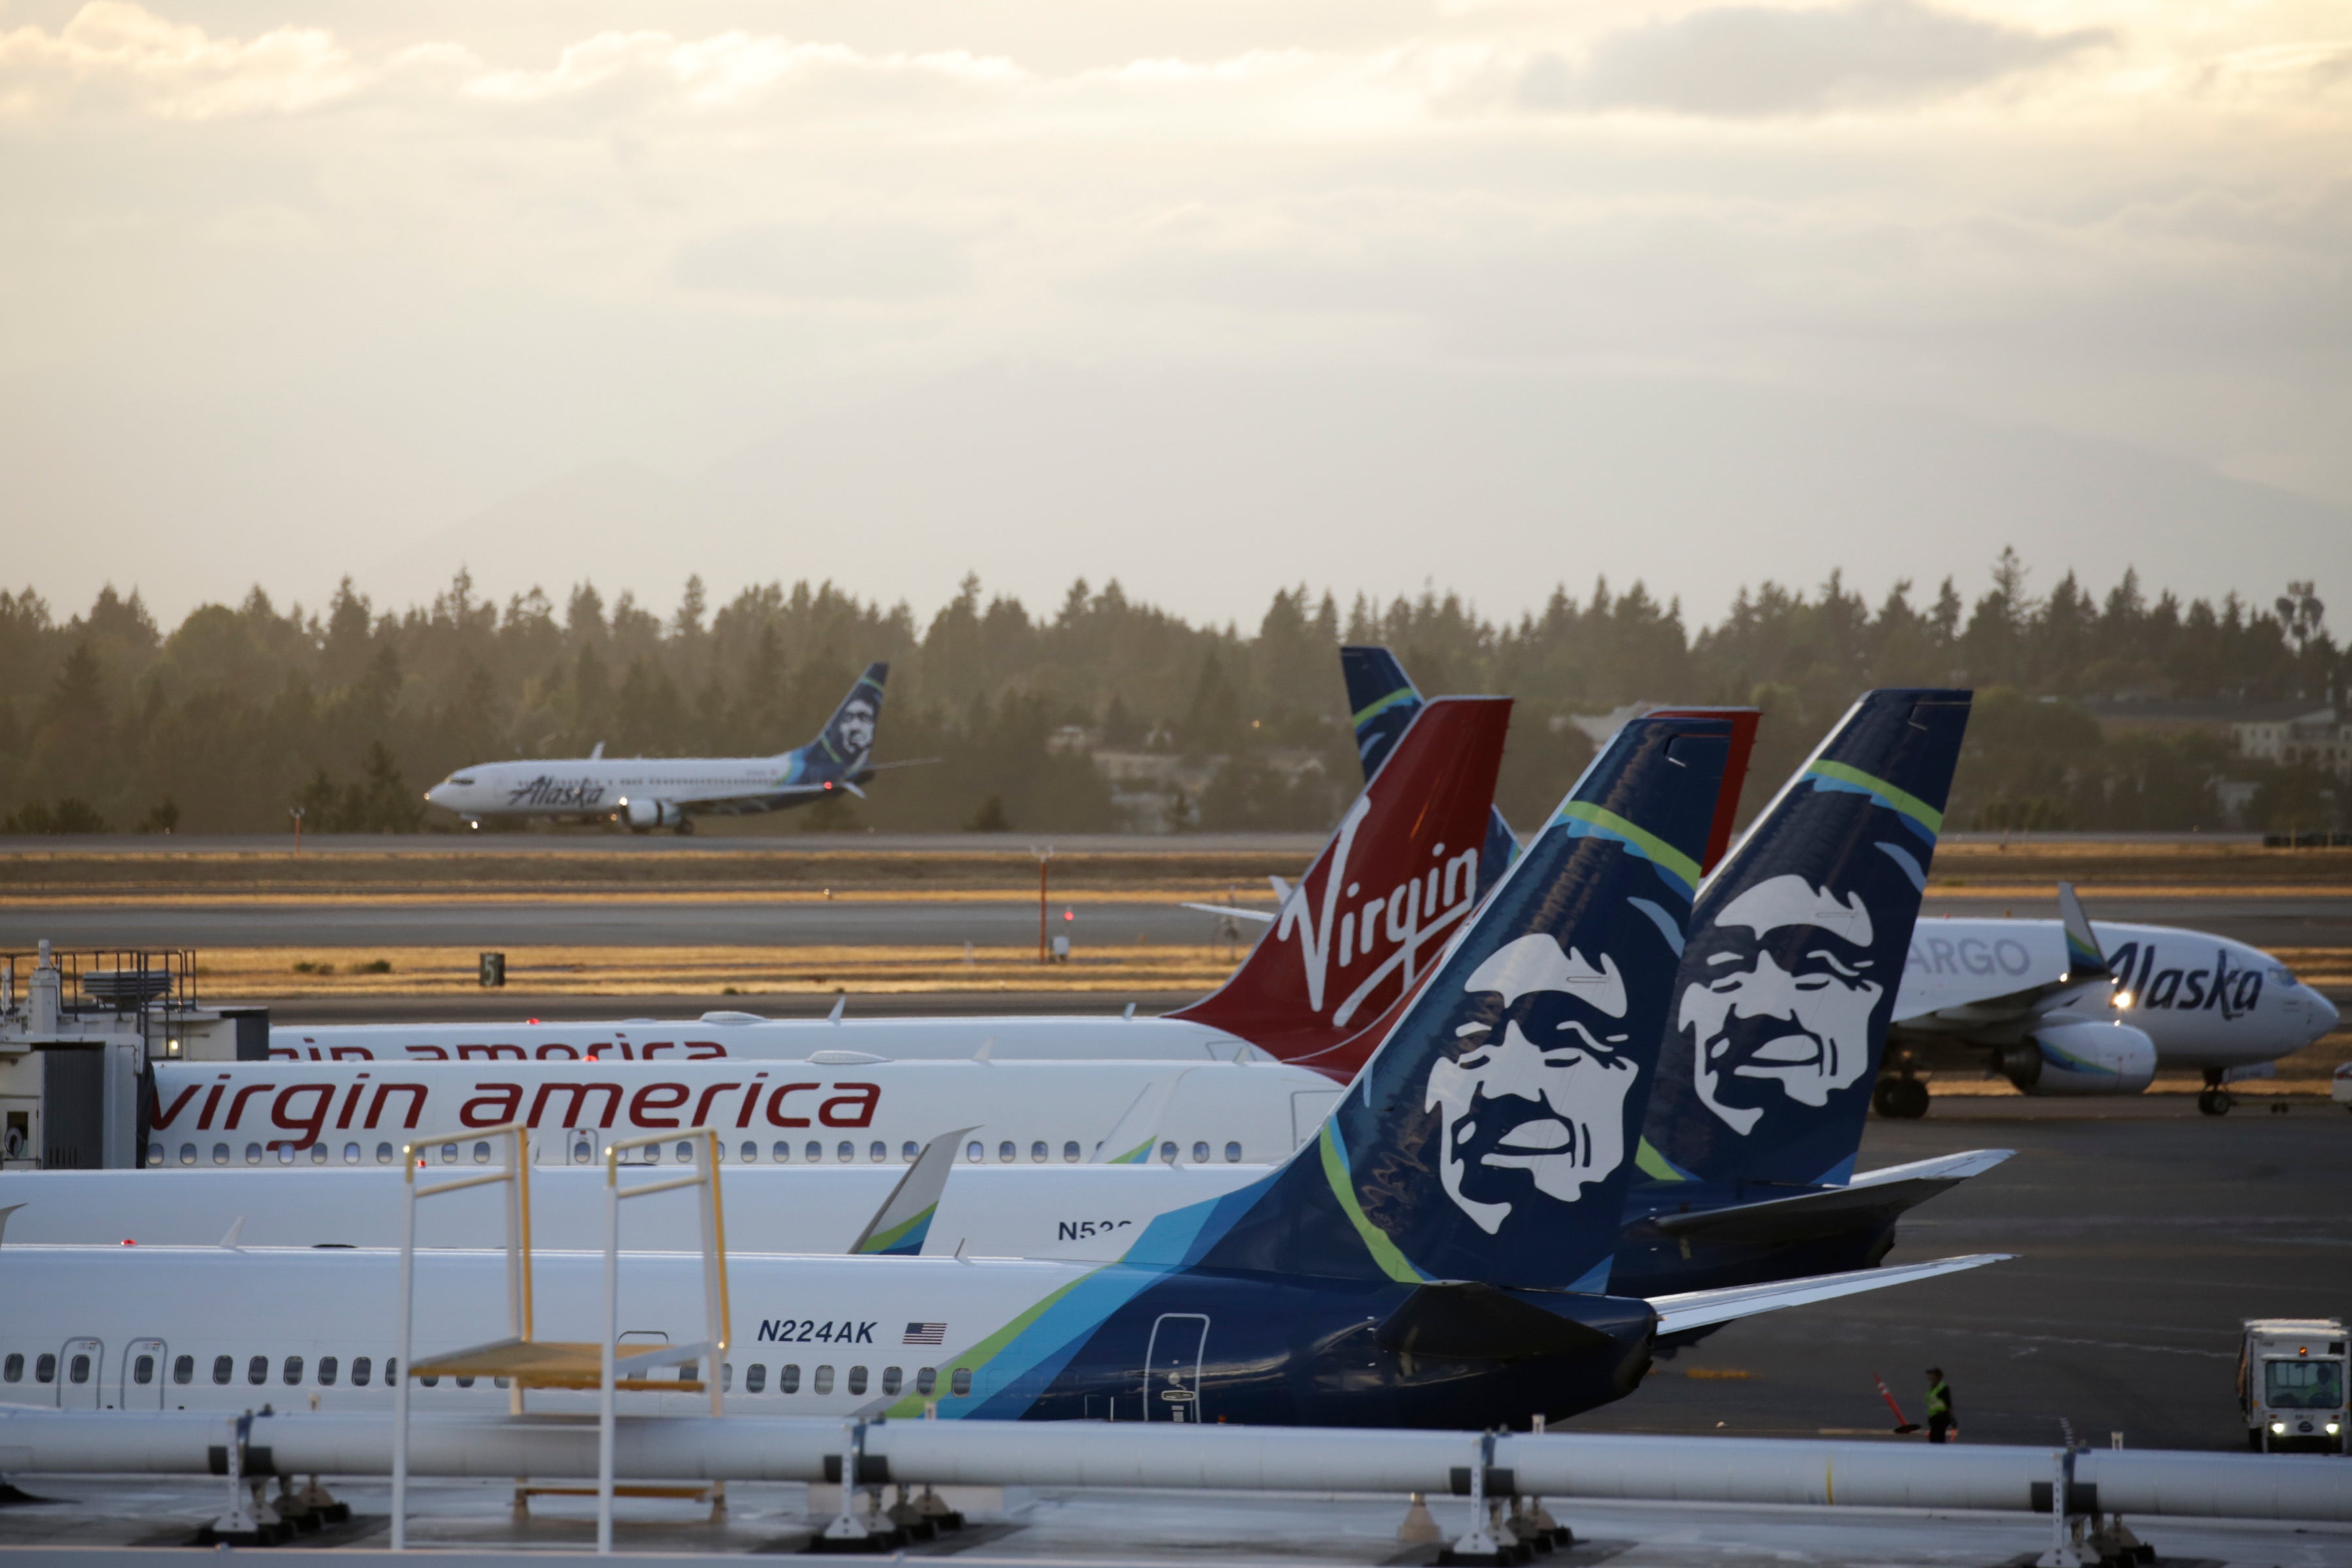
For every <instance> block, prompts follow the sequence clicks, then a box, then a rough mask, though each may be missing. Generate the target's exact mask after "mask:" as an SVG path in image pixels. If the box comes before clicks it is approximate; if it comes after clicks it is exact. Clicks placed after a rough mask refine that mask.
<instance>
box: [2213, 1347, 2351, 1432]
mask: <svg viewBox="0 0 2352 1568" xmlns="http://www.w3.org/2000/svg"><path fill="white" fill-rule="evenodd" d="M2245 1326H2246V1343H2245V1348H2244V1349H2243V1350H2242V1351H2240V1352H2238V1408H2239V1409H2241V1410H2242V1411H2244V1412H2245V1415H2246V1447H2249V1448H2253V1449H2256V1450H2258V1451H2260V1452H2262V1453H2265V1454H2278V1453H2291V1452H2295V1451H2298V1450H2299V1451H2302V1452H2305V1453H2308V1452H2313V1451H2317V1452H2319V1453H2323V1454H2342V1453H2352V1408H2347V1406H2346V1404H2345V1379H2344V1347H2345V1332H2344V1320H2343V1319H2341V1318H2248V1319H2247V1320H2245Z"/></svg>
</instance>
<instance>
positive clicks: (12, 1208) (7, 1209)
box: [0, 1204, 25, 1245]
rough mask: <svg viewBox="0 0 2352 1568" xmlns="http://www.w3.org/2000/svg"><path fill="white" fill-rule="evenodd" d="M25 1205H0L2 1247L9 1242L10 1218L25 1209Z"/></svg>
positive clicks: (0, 1242) (0, 1243) (0, 1239)
mask: <svg viewBox="0 0 2352 1568" xmlns="http://www.w3.org/2000/svg"><path fill="white" fill-rule="evenodd" d="M24 1206H25V1205H23V1204H0V1245H5V1244H6V1242H7V1240H8V1216H9V1215H12V1214H15V1213H16V1211H17V1210H18V1209H20V1208H23V1207H24Z"/></svg>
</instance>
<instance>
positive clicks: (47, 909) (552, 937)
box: [0, 889, 2352, 950]
mask: <svg viewBox="0 0 2352 1568" xmlns="http://www.w3.org/2000/svg"><path fill="white" fill-rule="evenodd" d="M1242 893H1243V897H1244V901H1245V902H1248V903H1252V904H1254V905H1255V907H1258V908H1268V907H1270V906H1271V903H1272V900H1271V898H1270V896H1268V895H1265V894H1264V893H1263V892H1259V893H1255V894H1253V892H1252V890H1251V889H1242ZM2090 903H2091V913H2092V918H2093V920H2094V921H2098V920H2103V919H2104V920H2114V921H2152V922H2155V923H2158V924H2167V925H2180V926H2185V927H2188V928H2189V929H2191V930H2196V931H2210V932H2212V933H2214V934H2215V935H2219V936H2227V937H2233V938H2236V939H2237V940H2239V941H2241V942H2252V944H2253V945H2255V946H2257V947H2261V948H2264V949H2274V948H2280V947H2341V946H2352V899H2342V898H2336V897H2313V896H2310V895H2305V894H2292V893H2287V894H2281V895H2279V896H2276V897H2255V896H2249V895H2219V894H2217V895H2206V896H2196V897H2179V896H2164V897H2157V898H2133V897H2129V896H2115V895H2108V896H2102V897H2095V898H2094V899H2092V900H2090ZM1065 910H1067V911H1068V912H1069V914H1070V915H1071V916H1072V917H1073V918H1071V919H1069V920H1064V919H1063V918H1062V917H1063V913H1064V911H1065ZM2004 911H2008V912H2012V913H2014V914H2015V915H2016V916H2017V917H2018V918H2020V919H2026V918H2036V919H2054V918H2055V917H2056V914H2057V905H2056V900H2055V898H2054V895H2053V897H2052V898H2051V899H2048V900H2041V901H2040V902H2039V903H2036V902H2032V901H2028V900H2014V899H1990V900H1989V899H1981V898H1949V897H1943V898H1930V899H1929V900H1927V905H1926V910H1925V917H1924V918H1926V919H1928V920H1933V919H1935V918H1936V917H1937V916H1938V915H1953V916H1977V917H1982V916H1986V915H1999V914H2001V913H2003V912H2004ZM1049 913H1050V915H1051V917H1052V918H1051V921H1050V923H1051V925H1052V928H1053V930H1054V931H1055V933H1056V934H1060V935H1066V936H1069V937H1070V938H1071V939H1072V941H1073V942H1074V943H1075V944H1084V945H1092V946H1097V947H1100V946H1103V945H1106V944H1116V945H1128V944H1131V943H1134V942H1149V943H1152V944H1155V945H1158V944H1181V943H1185V942H1203V943H1205V942H1209V941H1211V940H1213V935H1214V933H1215V931H1216V927H1217V920H1216V917H1214V916H1212V915H1206V914H1202V913H1201V912H1199V911H1198V910H1188V909H1185V908H1183V907H1182V905H1181V902H1180V900H1177V899H1176V898H1174V897H1172V896H1171V897H1166V898H1116V897H1108V898H1107V897H1103V896H1101V895H1099V894H1090V895H1087V896H1085V897H1078V896H1076V895H1074V896H1072V897H1069V898H1066V899H1063V900H1058V901H1054V902H1052V903H1051V904H1050V905H1049ZM1242 929H1243V931H1244V936H1245V938H1246V937H1248V936H1250V935H1252V934H1254V933H1255V931H1257V930H1258V929H1260V928H1259V927H1257V926H1255V925H1249V924H1245V925H1244V927H1243V928H1242ZM42 937H47V938H49V939H50V940H51V941H53V942H58V943H60V944H62V945H66V946H72V947H96V946H110V947H193V948H196V949H198V950H202V949H205V948H208V947H300V946H311V947H320V948H330V947H331V948H364V947H370V946H383V947H413V946H447V945H457V946H466V947H485V948H496V947H500V946H506V945H519V944H522V943H526V942H532V943H550V944H564V945H592V946H593V945H600V944H602V945H610V946H614V947H706V946H716V945H738V944H748V945H761V946H774V947H810V946H836V945H839V946H852V945H855V946H867V945H876V944H882V945H889V944H906V945H909V946H939V945H942V944H948V945H952V944H955V943H959V942H975V943H978V944H981V945H982V946H1006V945H1015V944H1018V943H1021V942H1035V941H1036V940H1037V902H1036V900H1035V899H1034V897H1033V898H1027V899H1004V898H999V899H975V900H962V899H956V900H937V901H933V900H924V899H921V898H918V897H894V898H862V897H858V896H855V895H850V896H844V897H841V898H836V899H834V900H830V901H813V900H809V899H807V898H805V897H795V898H793V899H790V900H784V899H779V900H774V901H772V902H771V901H765V900H760V899H758V898H730V899H725V900H719V899H712V900H698V899H696V898H694V897H692V896H691V895H685V896H677V895H671V896H665V897H660V898H647V897H643V896H637V897H632V896H630V895H628V894H625V893H623V894H580V895H569V896H564V897H555V898H530V897H520V898H514V897H507V896H499V897H496V898H466V897H462V896H447V895H438V894H436V895H429V896H422V897H419V896H398V897H387V898H383V899H381V900H366V899H362V898H335V899H316V900H313V899H302V898H199V899H186V898H174V897H171V896H160V897H140V896H131V895H127V896H125V897H124V898H123V899H122V900H120V901H107V902H100V901H95V900H91V901H83V900H71V901H67V900H57V901H50V900H26V901H22V902H18V901H11V902H8V903H5V904H0V947H5V948H25V947H30V946H31V945H33V943H34V942H36V941H37V940H38V939H39V938H42Z"/></svg>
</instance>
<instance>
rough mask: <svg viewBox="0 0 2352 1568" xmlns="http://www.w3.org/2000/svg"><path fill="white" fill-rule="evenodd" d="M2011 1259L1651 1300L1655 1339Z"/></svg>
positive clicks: (1864, 1271)
mask: <svg viewBox="0 0 2352 1568" xmlns="http://www.w3.org/2000/svg"><path fill="white" fill-rule="evenodd" d="M2012 1256H2013V1254H2011V1253H2007V1252H1978V1253H1970V1254H1969V1255H1967V1256H1965V1257H1960V1258H1937V1259H1936V1260H1935V1261H1934V1262H1932V1263H1907V1264H1901V1265H1898V1266H1896V1267H1895V1268H1856V1269H1853V1270H1850V1271H1849V1272H1847V1273H1843V1274H1814V1275H1810V1276H1807V1277H1806V1278H1804V1279H1776V1280H1774V1281H1772V1282H1771V1283H1769V1284H1765V1285H1732V1286H1727V1287H1726V1288H1724V1289H1719V1290H1685V1291H1681V1292H1678V1293H1677V1294H1675V1295H1672V1296H1653V1297H1651V1298H1650V1306H1651V1307H1652V1308H1653V1309H1654V1310H1655V1311H1656V1312H1657V1314H1658V1333H1659V1335H1660V1336H1661V1337H1664V1335H1667V1334H1674V1333H1680V1332H1682V1331H1684V1330H1685V1329H1703V1328H1706V1326H1707V1325H1708V1324H1710V1323H1727V1322H1730V1321H1733V1320H1735V1319H1738V1318H1752V1317H1754V1316H1756V1315H1757V1314H1758V1313H1759V1312H1777V1311H1779V1310H1780V1309H1781V1308H1783V1307H1802V1306H1807V1305H1810V1304H1811V1303H1812V1302H1815V1301H1833V1300H1837V1298H1839V1297H1840V1296H1853V1295H1858V1294H1860V1293H1861V1292H1863V1291H1864V1290H1884V1289H1886V1288H1887V1287H1888V1286H1890V1285H1908V1284H1910V1283H1911V1282H1912V1281H1914V1280H1917V1279H1935V1278H1936V1277H1937V1276H1938V1275H1941V1274H1958V1273H1959V1272H1960V1271H1961V1270H1963V1269H1968V1268H1983V1267H1984V1266H1985V1265H1986V1264H1988V1263H2005V1262H2007V1261H2008V1260H2009V1259H2010V1258H2011V1257H2012Z"/></svg>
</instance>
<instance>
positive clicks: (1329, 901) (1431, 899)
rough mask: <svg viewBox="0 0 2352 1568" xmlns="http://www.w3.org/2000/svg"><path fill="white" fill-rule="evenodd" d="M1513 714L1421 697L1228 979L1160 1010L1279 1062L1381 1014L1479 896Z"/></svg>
mask: <svg viewBox="0 0 2352 1568" xmlns="http://www.w3.org/2000/svg"><path fill="white" fill-rule="evenodd" d="M1510 715H1511V700H1510V699H1509V698H1507V697H1442V698H1440V699H1438V700H1436V701H1434V702H1432V703H1429V704H1427V705H1426V706H1425V707H1424V708H1423V710H1422V711H1421V713H1420V715H1419V716H1418V717H1417V718H1415V719H1414V721H1413V722H1412V725H1411V727H1410V728H1409V729H1408V730H1407V731H1406V733H1405V736H1404V738H1403V740H1402V742H1399V744H1398V745H1397V747H1396V749H1395V750H1394V751H1393V752H1391V754H1390V756H1389V758H1388V760H1387V761H1386V762H1385V763H1382V764H1381V769H1380V772H1379V773H1377V774H1375V775H1374V777H1373V779H1372V781H1371V783H1370V784H1366V785H1365V786H1364V792H1363V794H1361V795H1359V796H1357V797H1356V802H1355V804H1354V805H1351V806H1349V809H1348V814H1347V815H1346V816H1344V817H1342V818H1341V819H1340V822H1339V831H1338V832H1337V833H1335V834H1334V835H1332V837H1331V839H1330V841H1329V842H1328V844H1326V845H1325V846H1324V848H1323V852H1322V854H1321V855H1319V856H1318V857H1317V858H1316V860H1315V864H1314V866H1313V868H1311V869H1309V870H1308V871H1307V875H1306V876H1305V877H1304V878H1302V879H1300V880H1299V881H1298V882H1297V883H1296V884H1295V885H1293V886H1292V887H1291V888H1290V889H1289V890H1288V892H1287V893H1286V896H1285V897H1284V899H1283V901H1282V908H1281V910H1280V912H1279V913H1278V914H1277V915H1276V918H1275V921H1274V924H1273V927H1272V929H1271V930H1269V931H1267V932H1266V933H1265V936H1264V937H1263V938H1261V939H1260V940H1259V942H1258V943H1257V945H1256V946H1255V948H1253V949H1252V950H1251V951H1250V955H1249V956H1248V957H1247V958H1246V959H1244V961H1243V962H1242V966H1241V967H1240V968H1239V969H1238V970H1236V971H1234V976H1233V978H1232V979H1230V980H1228V981H1226V982H1225V984H1223V986H1221V987H1219V988H1218V989H1217V990H1216V991H1214V992H1212V993H1211V994H1209V995H1207V996H1204V997H1202V999H1201V1000H1200V1001H1198V1002H1195V1003H1193V1004H1192V1005H1191V1006H1189V1007H1183V1008H1180V1009H1178V1010H1177V1011H1176V1012H1174V1013H1172V1014H1171V1015H1169V1016H1171V1017H1178V1018H1189V1019H1191V1020H1192V1021H1193V1022H1195V1023H1202V1024H1207V1025H1209V1026H1212V1027H1214V1028H1220V1029H1224V1030H1227V1031H1228V1032H1230V1033H1232V1034H1235V1035H1238V1036H1240V1037H1242V1038H1244V1039H1245V1040H1248V1041H1249V1042H1250V1043H1251V1044H1253V1045H1255V1046H1257V1047H1260V1048H1262V1049H1264V1050H1265V1051H1266V1052H1268V1053H1269V1054H1271V1055H1273V1056H1275V1057H1277V1058H1281V1059H1282V1060H1285V1061H1291V1060H1296V1059H1297V1058H1301V1057H1307V1056H1312V1055H1315V1054H1316V1053H1318V1052H1320V1051H1323V1050H1326V1049H1328V1047H1331V1046H1333V1045H1336V1044H1338V1043H1339V1042H1340V1041H1341V1040H1344V1039H1347V1038H1349V1037H1351V1036H1353V1035H1355V1034H1356V1033H1357V1032H1359V1031H1360V1030H1361V1029H1362V1028H1363V1027H1364V1026H1365V1025H1367V1024H1370V1022H1372V1021H1373V1020H1374V1019H1376V1018H1378V1017H1379V1016H1381V1012H1382V1010H1384V1009H1385V1008H1387V1007H1388V1006H1389V1005H1391V1003H1393V1002H1394V1001H1395V1000H1396V999H1397V998H1398V997H1399V996H1401V995H1402V994H1404V993H1405V992H1406V991H1407V990H1409V989H1411V988H1412V984H1413V983H1414V982H1415V981H1416V980H1417V979H1419V977H1420V976H1421V975H1422V974H1423V973H1425V972H1426V971H1427V970H1428V968H1429V966H1430V964H1431V963H1433V962H1434V961H1435V960H1436V957H1437V953H1438V950H1439V948H1440V947H1441V946H1442V945H1443V944H1444V942H1445V940H1446V939H1447V938H1448V937H1450V936H1452V935H1453V934H1454V931H1455V930H1456V929H1458V928H1459V926H1460V924H1461V921H1462V920H1463V918H1464V917H1465V916H1466V915H1467V914H1468V913H1469V912H1470V910H1471V909H1472V908H1473V907H1474V906H1475V903H1476V901H1477V889H1478V884H1479V881H1480V872H1481V869H1482V865H1481V862H1482V860H1483V858H1484V851H1483V850H1482V848H1481V847H1480V846H1481V844H1482V842H1483V840H1484V838H1485V837H1486V817H1487V814H1488V813H1489V812H1490V811H1491V810H1492V809H1493V806H1494V799H1495V775H1496V773H1497V772H1498V771H1499V770H1500V769H1501V767H1502V764H1503V738H1504V735H1505V733H1506V732H1507V730H1508V729H1509V726H1510Z"/></svg>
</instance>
